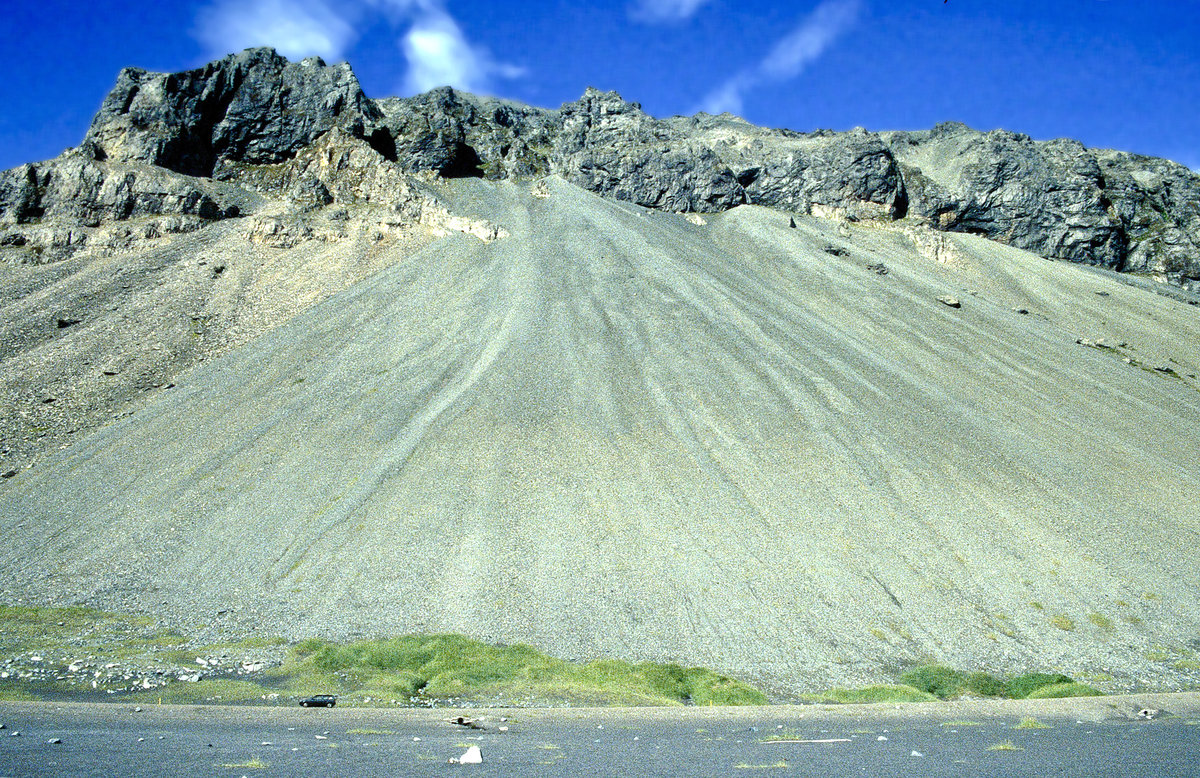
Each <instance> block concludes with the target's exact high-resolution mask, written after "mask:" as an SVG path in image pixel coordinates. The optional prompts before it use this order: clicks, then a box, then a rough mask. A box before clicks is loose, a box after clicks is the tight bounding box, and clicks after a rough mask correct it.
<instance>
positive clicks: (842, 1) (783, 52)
mask: <svg viewBox="0 0 1200 778" xmlns="http://www.w3.org/2000/svg"><path fill="white" fill-rule="evenodd" d="M857 18H858V2H857V0H826V2H824V3H821V4H820V5H819V6H817V8H816V10H815V11H813V12H812V14H811V15H810V16H809V17H808V18H807V19H805V20H804V21H803V22H802V23H801V24H800V25H799V26H798V27H796V28H795V29H794V30H792V31H791V32H790V33H788V34H787V35H786V36H784V38H783V39H782V40H780V41H779V42H778V43H776V44H775V45H774V46H773V47H772V48H771V52H770V53H769V54H767V56H766V58H765V59H764V60H763V62H762V73H763V75H764V76H765V77H767V78H769V79H772V80H777V81H782V80H784V79H789V78H795V77H796V76H798V75H800V74H801V73H802V72H804V69H805V68H806V67H808V65H809V64H810V63H811V62H813V61H815V60H816V59H817V58H818V57H820V56H821V55H822V54H824V53H825V49H827V48H829V45H830V44H831V43H833V42H834V41H835V40H837V39H838V37H839V36H841V34H842V33H844V32H845V31H846V30H848V29H850V27H852V26H853V25H854V22H855V20H856V19H857Z"/></svg>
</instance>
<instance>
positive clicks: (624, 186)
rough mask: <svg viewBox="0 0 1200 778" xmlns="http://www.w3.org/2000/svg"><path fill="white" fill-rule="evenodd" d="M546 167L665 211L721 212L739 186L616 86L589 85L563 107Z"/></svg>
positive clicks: (738, 195)
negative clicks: (603, 89) (613, 89)
mask: <svg viewBox="0 0 1200 778" xmlns="http://www.w3.org/2000/svg"><path fill="white" fill-rule="evenodd" d="M551 169H552V171H553V172H555V173H558V174H559V175H561V176H562V177H563V178H565V179H567V180H568V181H570V182H571V183H573V184H576V185H578V186H581V187H583V188H584V189H590V190H591V191H593V192H598V193H600V194H602V195H606V196H608V197H614V198H616V199H618V200H627V201H629V202H634V203H637V204H638V205H644V206H647V207H650V208H660V209H663V210H668V211H700V212H711V211H723V210H727V209H729V208H732V207H733V206H735V205H740V204H742V203H744V202H746V195H745V192H744V191H743V190H742V187H741V185H740V184H739V183H738V181H737V179H736V178H735V177H734V175H733V171H731V170H730V169H729V167H728V166H727V165H725V164H724V163H723V162H722V161H721V160H720V158H718V157H717V155H716V154H714V153H713V152H712V151H711V150H709V149H707V148H705V147H704V146H702V145H700V144H698V143H696V142H695V141H693V140H691V139H689V138H688V137H687V136H685V135H684V134H683V133H680V132H679V131H678V130H676V129H674V128H673V127H672V126H671V125H670V124H668V123H666V122H661V121H658V120H655V119H653V118H651V117H649V116H647V115H646V114H645V113H644V112H643V111H642V109H641V106H640V105H638V104H636V103H628V102H625V101H624V100H622V99H621V98H620V96H619V95H617V94H616V93H615V92H600V91H598V90H595V89H588V90H587V92H586V93H585V94H584V96H583V97H582V98H581V99H580V100H578V101H577V102H574V103H568V104H566V105H564V106H563V107H562V132H561V134H560V136H559V138H558V141H557V143H556V145H555V150H554V157H553V159H552V164H551Z"/></svg>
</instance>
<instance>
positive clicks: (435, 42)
mask: <svg viewBox="0 0 1200 778" xmlns="http://www.w3.org/2000/svg"><path fill="white" fill-rule="evenodd" d="M678 1H679V2H695V1H696V0H678ZM701 1H703V0H701ZM335 8H336V9H337V10H334V9H335ZM379 21H383V22H385V23H388V24H391V25H393V26H395V27H397V28H398V29H401V30H403V32H402V33H401V34H400V35H399V38H398V40H397V45H398V47H399V49H400V52H401V53H402V54H403V55H404V59H405V64H406V65H407V69H406V73H405V76H404V79H403V84H402V88H403V89H404V90H405V92H407V93H415V92H424V91H427V90H429V89H432V88H434V87H438V86H453V87H456V88H458V89H464V90H467V91H485V90H487V89H489V88H490V86H491V84H492V81H493V80H494V79H495V78H501V79H512V78H519V77H520V76H522V75H524V74H525V70H524V69H523V68H521V67H518V66H516V65H513V64H509V63H505V62H498V61H496V60H494V59H493V58H492V56H491V55H490V54H489V53H488V51H487V50H486V49H484V48H482V47H480V46H476V45H473V44H472V43H471V42H470V41H469V40H468V39H467V37H466V35H465V34H464V33H463V30H462V28H461V27H460V26H459V24H458V22H457V21H456V20H455V19H454V17H453V16H451V15H450V12H449V11H448V10H447V9H446V5H445V2H444V0H341V2H338V1H337V0H241V1H240V2H239V0H215V2H214V4H213V5H210V6H207V7H205V8H203V9H201V11H200V12H199V14H197V17H196V30H195V36H196V38H197V39H198V40H199V41H200V42H201V43H203V44H204V46H205V47H206V48H207V49H208V50H209V54H210V55H211V56H214V57H218V56H223V55H225V54H228V53H229V52H231V51H240V50H241V49H244V48H249V47H251V46H273V47H274V48H275V49H276V50H278V51H279V53H281V54H283V55H284V56H286V57H289V58H291V59H298V58H302V57H306V56H310V55H313V54H316V55H319V56H321V57H324V58H325V59H329V60H338V59H342V58H343V57H344V55H345V53H346V51H347V50H348V49H349V48H350V47H351V46H353V45H354V43H355V42H356V41H357V39H358V36H359V30H360V29H362V28H363V27H364V26H366V25H369V24H371V23H372V22H379Z"/></svg>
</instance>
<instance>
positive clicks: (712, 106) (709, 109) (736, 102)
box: [698, 76, 746, 114]
mask: <svg viewBox="0 0 1200 778" xmlns="http://www.w3.org/2000/svg"><path fill="white" fill-rule="evenodd" d="M745 88H746V87H745V86H744V85H743V84H742V82H741V80H740V79H739V78H738V77H736V76H735V77H734V78H731V79H729V80H728V81H726V82H725V83H724V84H722V85H721V86H719V87H717V88H716V89H714V90H713V91H711V92H709V93H708V94H707V95H705V97H704V102H702V103H701V104H700V107H699V109H698V110H701V111H704V112H705V113H713V114H716V113H725V112H726V111H728V112H729V113H732V114H741V112H742V90H743V89H745Z"/></svg>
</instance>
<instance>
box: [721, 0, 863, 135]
mask: <svg viewBox="0 0 1200 778" xmlns="http://www.w3.org/2000/svg"><path fill="white" fill-rule="evenodd" d="M860 7H861V2H860V0H824V2H822V3H821V4H820V5H818V6H817V7H816V9H815V10H813V12H812V13H811V14H809V15H808V16H807V17H805V18H804V20H803V21H801V22H800V23H799V24H798V25H796V27H795V28H794V29H792V31H791V32H789V33H788V34H787V35H785V36H784V37H782V38H780V39H779V40H778V41H776V43H775V45H774V46H772V47H771V50H770V51H768V52H767V53H766V55H765V56H764V57H763V59H762V60H761V61H760V62H759V63H758V64H757V65H755V66H754V67H751V68H748V69H746V70H743V71H742V72H740V73H738V74H737V75H735V76H733V77H732V78H730V79H728V80H727V81H725V82H724V83H723V84H721V85H720V86H718V87H717V88H716V89H714V90H713V91H711V92H709V93H708V94H707V95H705V97H704V99H703V100H701V102H700V106H699V109H698V110H701V111H706V112H708V113H720V112H721V111H729V112H730V113H740V112H741V110H742V103H743V94H744V93H745V92H747V91H749V90H751V89H754V88H755V87H758V86H761V85H763V84H769V83H778V82H780V81H789V80H791V79H793V78H797V77H798V76H800V74H801V73H803V72H804V70H805V69H806V68H807V67H808V66H809V65H810V64H812V63H813V62H815V61H816V60H817V59H818V58H820V56H821V55H822V54H824V53H825V51H826V50H827V49H828V48H829V47H830V45H832V44H833V42H834V41H836V40H837V39H838V38H839V37H841V36H842V35H843V34H844V33H845V32H846V31H847V30H849V29H850V28H851V27H853V26H854V23H855V22H856V21H857V20H858V13H859V9H860ZM714 109H715V110H714Z"/></svg>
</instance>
